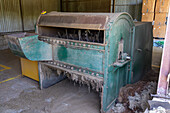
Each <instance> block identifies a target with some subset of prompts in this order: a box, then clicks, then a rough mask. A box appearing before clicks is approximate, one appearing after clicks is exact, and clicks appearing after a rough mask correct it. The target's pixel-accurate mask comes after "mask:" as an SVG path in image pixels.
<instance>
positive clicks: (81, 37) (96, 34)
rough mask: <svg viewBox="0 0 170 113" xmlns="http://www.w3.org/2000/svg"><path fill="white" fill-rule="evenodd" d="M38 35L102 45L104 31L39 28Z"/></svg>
mask: <svg viewBox="0 0 170 113" xmlns="http://www.w3.org/2000/svg"><path fill="white" fill-rule="evenodd" d="M38 30H39V35H41V36H48V37H55V38H61V39H69V40H78V41H85V42H94V43H104V31H101V30H87V29H73V28H57V27H44V26H43V27H40V28H39V29H38Z"/></svg>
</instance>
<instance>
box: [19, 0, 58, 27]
mask: <svg viewBox="0 0 170 113" xmlns="http://www.w3.org/2000/svg"><path fill="white" fill-rule="evenodd" d="M59 1H60V0H22V14H23V23H24V30H32V29H34V28H35V24H36V21H37V18H38V17H39V15H40V14H41V12H42V11H43V10H45V11H47V12H50V11H60V3H59ZM28 9H29V10H28Z"/></svg>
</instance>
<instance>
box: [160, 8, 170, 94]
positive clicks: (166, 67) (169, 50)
mask: <svg viewBox="0 0 170 113" xmlns="http://www.w3.org/2000/svg"><path fill="white" fill-rule="evenodd" d="M169 11H170V9H169ZM169 43H170V13H169V15H168V24H167V29H166V35H165V45H164V49H163V55H162V63H161V69H160V74H159V81H158V88H157V94H158V95H163V96H166V95H167V89H168V87H169V86H168V82H167V81H168V74H169V73H170V44H169Z"/></svg>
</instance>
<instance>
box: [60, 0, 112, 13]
mask: <svg viewBox="0 0 170 113" xmlns="http://www.w3.org/2000/svg"><path fill="white" fill-rule="evenodd" d="M110 3H111V1H110V0H62V11H64V12H110Z"/></svg>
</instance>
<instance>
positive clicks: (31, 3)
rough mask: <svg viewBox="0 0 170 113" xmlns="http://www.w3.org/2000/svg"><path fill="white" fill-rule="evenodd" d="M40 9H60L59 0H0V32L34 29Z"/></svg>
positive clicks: (48, 10)
mask: <svg viewBox="0 0 170 113" xmlns="http://www.w3.org/2000/svg"><path fill="white" fill-rule="evenodd" d="M42 10H46V11H47V12H50V11H60V0H0V33H2V32H15V31H27V30H34V29H35V24H36V21H37V18H38V16H39V15H40V14H41V12H42ZM22 23H23V24H22Z"/></svg>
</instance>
